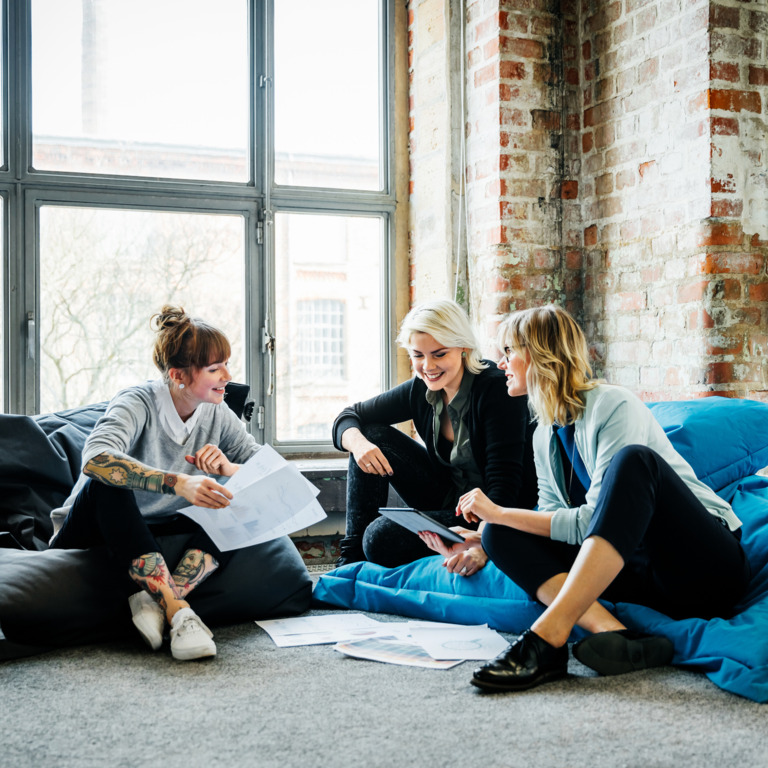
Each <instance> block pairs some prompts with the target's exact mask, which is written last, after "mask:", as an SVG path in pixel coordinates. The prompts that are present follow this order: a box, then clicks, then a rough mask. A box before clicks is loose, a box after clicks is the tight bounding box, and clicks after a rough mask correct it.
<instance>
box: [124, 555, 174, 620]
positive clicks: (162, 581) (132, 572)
mask: <svg viewBox="0 0 768 768" xmlns="http://www.w3.org/2000/svg"><path fill="white" fill-rule="evenodd" d="M128 575H129V576H130V577H131V578H132V579H133V580H134V581H135V582H136V583H137V584H138V585H139V586H140V587H141V588H142V589H143V590H144V591H145V592H147V593H148V594H149V595H150V597H152V599H153V600H155V602H157V603H158V604H159V605H160V607H161V608H162V609H163V610H164V611H165V612H166V614H167V613H168V607H169V606H170V605H172V604H175V603H178V601H179V600H181V599H182V598H181V595H179V594H178V592H177V589H176V584H175V582H174V580H173V579H172V578H171V573H170V571H169V570H168V566H167V565H166V563H165V560H164V558H163V556H162V555H161V554H160V553H159V552H149V553H148V554H146V555H142V556H141V557H137V558H136V559H135V560H133V561H131V565H130V568H129V569H128Z"/></svg>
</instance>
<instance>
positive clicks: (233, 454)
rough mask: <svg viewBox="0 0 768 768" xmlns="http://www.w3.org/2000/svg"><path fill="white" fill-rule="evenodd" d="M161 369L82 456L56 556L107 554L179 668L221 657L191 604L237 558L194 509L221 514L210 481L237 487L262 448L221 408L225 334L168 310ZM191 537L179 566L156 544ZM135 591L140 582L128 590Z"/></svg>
mask: <svg viewBox="0 0 768 768" xmlns="http://www.w3.org/2000/svg"><path fill="white" fill-rule="evenodd" d="M151 325H152V328H153V330H154V331H155V335H156V338H155V344H154V349H153V354H152V357H153V360H154V363H155V365H156V366H157V368H158V370H159V371H160V373H161V378H160V379H157V380H154V381H148V382H146V383H144V384H138V385H136V386H133V387H128V388H127V389H124V390H122V391H121V392H118V393H117V395H115V397H114V398H113V399H112V400H111V401H110V403H109V405H108V407H107V410H106V412H105V414H104V416H102V417H101V419H99V421H98V422H97V424H96V426H95V427H94V429H93V432H92V433H91V434H90V435H89V437H88V439H87V440H86V443H85V447H84V449H83V472H82V474H81V476H80V478H79V479H78V482H77V484H76V485H75V488H74V489H73V491H72V494H71V495H70V497H69V499H67V501H66V502H65V504H64V506H63V507H61V508H59V509H56V510H54V511H53V512H52V513H51V517H52V520H53V525H54V536H53V538H52V540H51V546H52V547H58V548H72V549H86V548H89V547H93V546H97V545H106V547H107V549H108V550H109V552H110V554H111V556H112V558H113V559H114V562H115V567H116V568H119V569H121V570H124V572H125V573H126V574H128V576H130V579H131V580H132V582H133V584H134V587H135V588H138V590H139V591H137V592H135V593H134V594H132V595H131V596H130V597H129V599H128V602H129V606H130V609H131V614H132V617H133V623H134V625H135V626H136V628H137V629H138V631H139V633H140V634H141V636H142V637H143V639H144V640H145V641H146V643H147V644H148V645H149V646H150V647H151V648H152V649H153V650H158V649H159V648H160V647H161V645H162V643H163V635H164V630H165V627H166V624H167V625H169V626H170V638H171V642H170V647H171V653H172V655H173V657H174V658H176V659H179V660H182V661H185V660H188V659H196V658H202V657H206V656H215V654H216V646H215V644H214V642H213V635H212V633H211V631H210V630H209V629H208V627H206V626H205V624H204V623H203V622H202V620H201V619H200V617H199V616H197V614H195V613H194V611H193V610H192V608H191V607H190V605H189V602H188V601H187V597H188V596H189V594H190V592H192V590H194V589H195V587H197V586H198V585H199V584H201V583H202V582H203V581H204V580H205V579H207V578H209V577H211V576H212V575H213V574H215V572H216V570H217V568H219V567H220V566H222V565H223V564H224V563H225V562H226V561H227V559H228V556H229V555H228V553H222V552H220V551H219V550H218V549H217V548H216V546H215V545H214V544H213V542H212V541H211V540H210V538H209V537H208V536H207V534H205V532H204V531H203V530H202V529H201V528H200V527H199V526H198V525H197V524H196V523H194V522H193V521H192V520H191V519H189V518H187V517H186V516H184V515H180V514H177V512H178V510H179V509H180V508H181V507H184V506H188V505H190V504H193V505H196V506H200V507H206V508H208V509H221V508H222V507H226V506H227V505H228V504H229V499H231V498H232V494H231V493H230V492H229V491H228V490H227V488H226V486H225V485H222V484H221V483H219V482H217V480H215V479H214V478H213V477H211V475H214V476H218V477H231V476H232V475H234V474H235V472H237V470H238V469H239V468H240V465H241V464H242V463H244V462H246V461H247V460H248V459H249V458H250V457H251V456H253V454H254V453H256V451H258V449H259V448H260V446H259V445H258V443H256V441H255V440H254V438H253V437H252V436H251V435H250V434H248V432H247V431H246V430H245V428H244V425H243V424H242V422H241V421H240V420H239V419H238V418H237V416H236V415H235V413H234V412H233V411H232V410H231V408H229V406H227V405H226V404H225V403H224V395H225V387H226V385H227V382H229V381H230V380H231V378H232V377H231V376H230V374H229V369H228V365H229V356H230V352H231V347H230V343H229V340H228V339H227V337H226V336H225V335H224V333H222V332H221V331H220V330H219V329H217V328H215V327H213V326H211V325H209V324H208V323H206V322H204V321H203V320H199V319H197V318H194V317H191V316H189V315H188V314H187V313H186V312H185V311H184V309H182V308H181V307H173V306H164V307H163V308H162V309H161V310H160V312H159V313H158V314H156V315H154V316H153V318H152V320H151ZM190 532H191V533H193V534H194V536H193V538H192V540H191V543H190V546H189V548H188V549H187V551H186V552H185V554H184V555H183V557H182V558H181V560H180V561H179V562H178V563H176V564H169V563H166V561H165V558H164V556H163V553H162V551H161V550H160V547H159V545H158V543H157V540H156V538H155V536H156V535H157V534H159V533H162V534H164V535H167V534H172V533H190ZM128 583H131V582H128Z"/></svg>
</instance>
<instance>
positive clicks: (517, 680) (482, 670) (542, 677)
mask: <svg viewBox="0 0 768 768" xmlns="http://www.w3.org/2000/svg"><path fill="white" fill-rule="evenodd" d="M567 674H568V646H567V645H564V646H562V647H561V648H555V647H554V646H552V645H550V644H549V643H548V642H547V641H546V640H543V639H542V638H540V637H539V636H538V635H537V634H536V633H535V632H533V631H532V630H530V629H526V630H525V632H523V634H522V635H520V637H518V638H517V640H515V642H514V643H512V645H510V646H509V648H507V650H506V651H504V653H502V654H501V655H500V656H497V657H496V658H495V659H494V660H493V661H489V662H488V663H487V664H484V665H483V666H482V667H479V668H478V669H476V670H475V671H474V673H473V677H472V680H471V681H470V682H471V683H472V685H476V686H477V687H478V688H482V689H483V690H486V691H525V690H526V689H528V688H533V687H534V686H536V685H540V684H541V683H546V682H549V681H550V680H557V679H559V678H561V677H565V676H566V675H567Z"/></svg>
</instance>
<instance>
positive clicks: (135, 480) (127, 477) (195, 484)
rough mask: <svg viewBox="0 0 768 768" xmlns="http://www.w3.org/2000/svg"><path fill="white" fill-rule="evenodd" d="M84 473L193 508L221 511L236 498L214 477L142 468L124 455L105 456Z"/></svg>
mask: <svg viewBox="0 0 768 768" xmlns="http://www.w3.org/2000/svg"><path fill="white" fill-rule="evenodd" d="M83 472H84V473H85V474H86V475H87V476H88V477H91V478H93V479H94V480H98V481H99V482H101V483H105V484H106V485H112V486H114V487H116V488H127V489H130V490H137V491H150V492H151V493H168V494H171V495H176V496H181V497H182V498H184V499H186V500H187V501H188V502H189V503H190V504H194V505H195V506H198V507H207V508H209V509H219V508H221V507H226V506H227V505H228V504H229V499H231V498H232V494H231V493H230V492H229V491H228V490H227V489H226V488H225V487H224V486H223V485H220V484H219V483H217V482H216V481H215V480H213V479H212V478H210V477H205V476H199V475H186V474H184V473H182V472H178V473H173V472H163V471H162V470H160V469H154V468H152V467H149V466H147V465H146V464H142V462H140V461H136V459H132V458H131V457H130V456H126V455H125V454H124V453H117V452H115V453H109V452H106V451H105V452H102V453H100V454H98V455H97V456H94V457H93V458H92V459H90V460H89V461H88V463H87V464H86V465H85V467H84V468H83Z"/></svg>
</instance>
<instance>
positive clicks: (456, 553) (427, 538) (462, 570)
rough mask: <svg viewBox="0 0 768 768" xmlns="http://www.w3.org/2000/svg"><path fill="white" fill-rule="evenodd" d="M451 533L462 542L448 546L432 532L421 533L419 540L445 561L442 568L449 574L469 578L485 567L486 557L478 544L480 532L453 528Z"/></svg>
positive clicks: (440, 537) (457, 527) (458, 527)
mask: <svg viewBox="0 0 768 768" xmlns="http://www.w3.org/2000/svg"><path fill="white" fill-rule="evenodd" d="M451 530H452V531H455V532H456V533H459V534H461V535H462V536H463V537H464V541H463V542H457V543H456V544H452V545H451V546H448V545H447V544H446V543H445V541H444V540H443V538H442V536H440V535H438V534H437V533H432V531H421V532H420V533H419V538H420V539H421V540H422V541H423V542H424V543H425V544H426V545H427V546H428V547H429V548H430V549H431V550H433V551H434V552H437V553H438V554H441V555H442V556H443V557H444V558H445V561H444V562H443V566H444V567H445V568H447V569H448V572H449V573H458V574H459V575H460V576H471V575H472V574H474V573H477V572H478V571H479V570H480V569H481V568H484V567H485V564H486V563H487V562H488V555H486V554H485V550H484V549H483V548H482V546H481V544H480V532H479V531H471V530H469V529H467V528H461V527H460V526H454V527H452V528H451Z"/></svg>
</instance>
